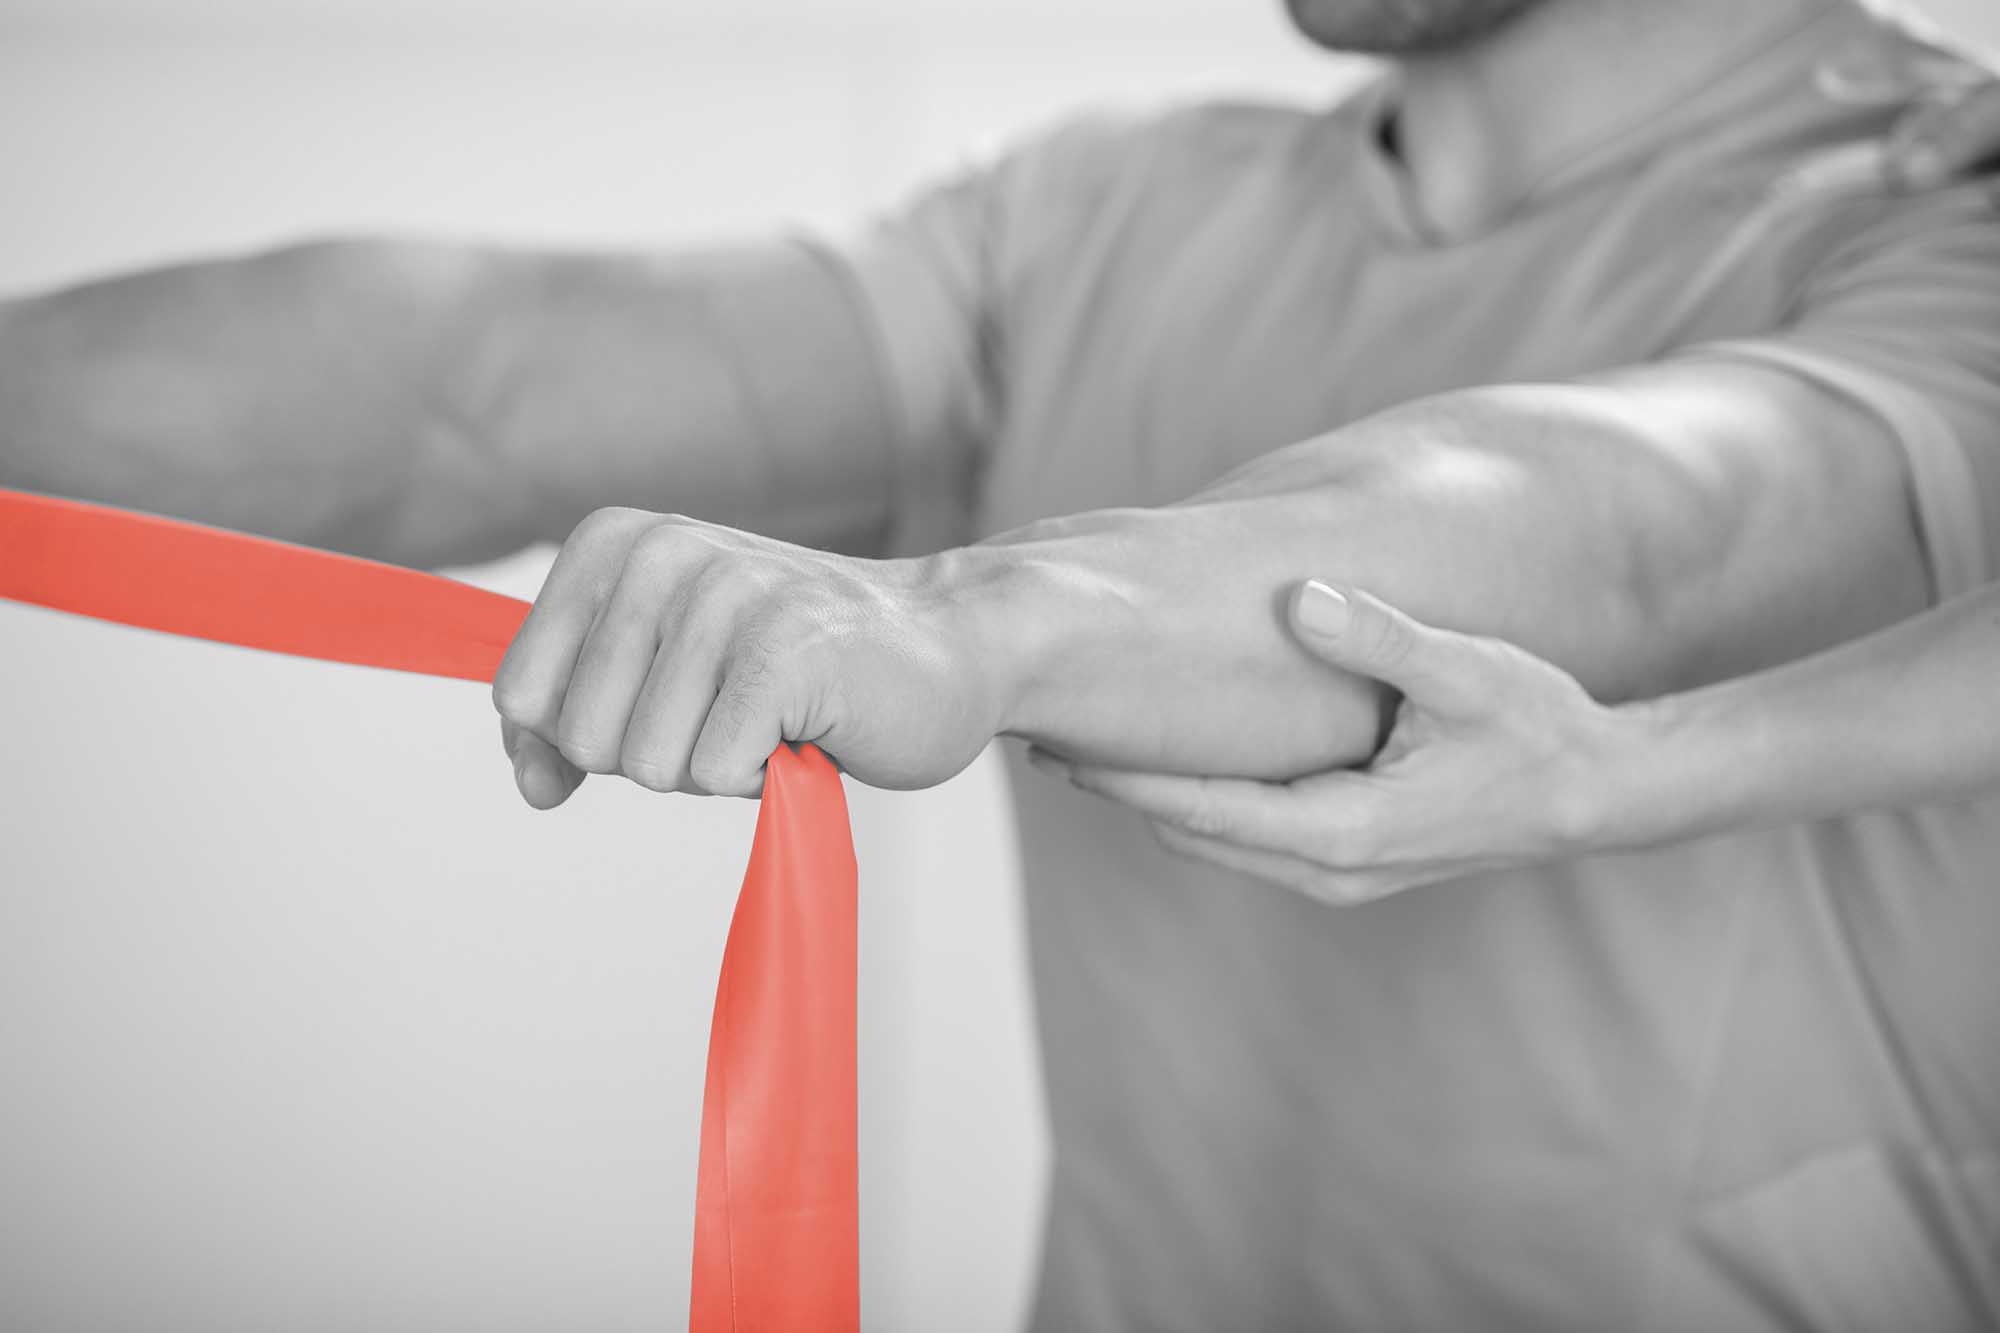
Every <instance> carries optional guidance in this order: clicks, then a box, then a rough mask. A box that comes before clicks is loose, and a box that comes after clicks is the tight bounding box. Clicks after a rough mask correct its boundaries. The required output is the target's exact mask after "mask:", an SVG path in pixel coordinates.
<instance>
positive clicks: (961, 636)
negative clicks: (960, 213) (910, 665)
mask: <svg viewBox="0 0 2000 1333" xmlns="http://www.w3.org/2000/svg"><path fill="white" fill-rule="evenodd" d="M1057 545H1058V543H1057V541H1055V540H1047V541H1045V540H1041V539H1037V538H1035V537H1033V536H1029V535H1025V534H1024V535H1020V536H1010V537H1007V538H1003V539H1000V540H996V541H992V542H981V543H978V544H975V545H972V546H963V547H957V548H955V549H952V550H948V551H943V552H940V553H938V554H937V555H934V556H930V557H926V560H925V564H926V567H927V568H926V574H925V578H926V582H927V583H928V585H929V587H930V589H931V591H932V593H933V594H934V595H935V596H936V598H937V599H938V602H939V604H940V605H941V606H942V607H943V608H945V614H946V615H947V616H948V617H949V623H950V624H951V626H952V633H953V636H954V639H955V640H956V641H957V642H959V643H960V644H962V645H963V646H964V651H965V654H966V660H967V663H968V669H969V670H972V671H975V672H977V673H978V674H979V676H980V679H981V684H982V690H983V693H984V694H985V697H986V698H987V700H988V701H989V707H990V709H991V716H992V718H993V730H994V732H995V734H996V735H1012V736H1020V737H1024V738H1026V739H1030V740H1046V739H1051V738H1053V737H1055V736H1056V735H1058V734H1060V733H1061V731H1062V716H1063V712H1064V708H1065V706H1066V705H1068V704H1071V703H1073V696H1074V693H1075V691H1074V690H1073V689H1072V688H1068V687H1066V685H1065V682H1068V683H1069V685H1073V684H1074V682H1075V679H1076V669H1077V666H1076V664H1077V663H1078V661H1079V660H1080V659H1081V658H1083V657H1084V656H1086V655H1087V654H1088V652H1089V643H1090V641H1091V639H1092V638H1093V637H1094V636H1095V635H1096V634H1099V633H1101V632H1103V630H1104V629H1105V628H1106V627H1107V626H1115V625H1116V624H1117V623H1118V621H1119V620H1120V618H1121V613H1129V608H1130V606H1131V601H1130V599H1129V598H1128V597H1126V596H1123V595H1121V594H1120V592H1119V591H1118V589H1117V587H1116V585H1115V583H1114V582H1113V581H1112V580H1111V579H1108V578H1106V577H1104V576H1102V575H1099V574H1096V573H1093V572H1091V571H1089V570H1088V569H1087V568H1085V567H1084V566H1083V565H1082V564H1081V563H1080V562H1078V561H1077V560H1075V559H1074V558H1073V557H1070V556H1066V555H1065V554H1063V553H1062V552H1060V551H1059V550H1058V549H1057Z"/></svg>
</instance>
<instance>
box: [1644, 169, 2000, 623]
mask: <svg viewBox="0 0 2000 1333" xmlns="http://www.w3.org/2000/svg"><path fill="white" fill-rule="evenodd" d="M1871 209H1872V211H1873V213H1874V216H1873V218H1872V220H1871V221H1869V222H1868V223H1867V225H1865V226H1862V227H1859V228H1857V229H1855V230H1854V231H1853V233H1852V234H1851V235H1849V236H1847V237H1846V238H1845V239H1844V240H1842V241H1841V242H1840V243H1838V244H1836V245H1834V246H1831V247H1829V248H1828V249H1827V250H1826V252H1825V254H1824V257H1823V258H1822V259H1820V260H1819V261H1818V262H1817V263H1815V264H1813V265H1812V267H1811V268H1810V269H1809V270H1808V271H1807V272H1806V273H1805V274H1804V275H1803V276H1802V278H1801V282H1800V286H1799V288H1798V297H1797V300H1796V301H1795V303H1794V306H1793V310H1792V313H1791V316H1790V317H1789V318H1788V319H1787V321H1786V322H1785V324H1784V325H1783V326H1781V327H1780V328H1778V329H1776V330H1774V331H1773V332H1772V333H1770V334H1769V335H1767V336H1764V337H1759V338H1750V339H1740V340H1731V341H1725V342H1713V343H1703V344H1699V345H1696V346H1693V347H1689V348H1686V349H1684V350H1683V351H1681V352H1680V353H1678V354H1677V355H1678V356H1697V357H1704V356H1705V357H1729V358H1734V359H1739V360H1749V361H1754V362H1758V363H1761V364H1763V365H1767V366H1772V367H1776V368H1780V369H1783V370H1786V371H1788V372H1790V373H1792V374H1795V375H1798V376H1800V377H1802V378H1805V379H1807V380H1810V381H1813V382H1814V383H1817V384H1819V385H1820V386H1822V387H1824V388H1826V389H1829V390H1831V391H1833V392H1835V393H1838V394H1841V395H1844V396H1846V397H1847V398H1850V399H1852V400H1853V401H1855V402H1856V403H1859V404H1860V405H1861V406H1863V407H1865V408H1866V409H1868V410H1869V411H1870V412H1872V413H1874V414H1875V416H1877V417H1878V418H1879V419H1880V420H1881V421H1882V423H1883V425H1884V426H1885V427H1887V429H1888V430H1889V431H1890V432H1891V433H1892V434H1893V435H1894V437H1895V439H1896V440H1897V442H1898V443H1899V444H1900V445H1901V447H1902V449H1903V452H1904V455H1905V458H1906V460H1907V466H1908V469H1909V476H1910V482H1911V493H1912V498H1913V501H1914V505H1915V509H1916V519H1917V523H1918V526H1919V528H1920V531H1921V533H1922V538H1923V542H1924V550H1925V554H1926V557H1927V560H1928V564H1929V568H1930V575H1931V585H1932V593H1933V596H1934V597H1936V598H1937V599H1938V600H1943V599H1945V598H1948V597H1953V596H1956V595H1958V594H1959V593H1962V592H1966V591H1969V590H1970V589H1972V588H1975V587H1977V586H1979V585H1980V584H1982V583H1985V582H1988V581H1990V580H1993V579H1995V578H2000V212H1996V210H1995V207H1994V205H1993V202H1992V200H1991V199H1990V197H1989V196H1988V194H1987V192H1986V190H1985V189H1984V188H1983V187H1981V186H1978V185H1969V186H1962V187H1958V188H1954V189H1950V190H1945V191H1940V192H1938V193H1936V194H1932V195H1928V196H1924V197H1922V198H1916V199H1910V200H1903V201H1895V202H1879V201H1878V202H1877V203H1875V204H1874V205H1871Z"/></svg>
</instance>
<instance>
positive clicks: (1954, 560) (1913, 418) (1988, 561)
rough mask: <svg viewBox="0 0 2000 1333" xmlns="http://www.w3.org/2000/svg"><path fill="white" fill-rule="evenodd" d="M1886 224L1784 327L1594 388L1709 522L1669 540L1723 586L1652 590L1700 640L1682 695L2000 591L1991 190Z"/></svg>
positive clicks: (1699, 518)
mask: <svg viewBox="0 0 2000 1333" xmlns="http://www.w3.org/2000/svg"><path fill="white" fill-rule="evenodd" d="M1873 208H1874V209H1875V213H1874V217H1873V220H1872V221H1870V222H1868V223H1867V224H1866V225H1863V226H1860V227H1858V228H1852V229H1851V234H1850V235H1848V236H1847V238H1846V239H1845V240H1844V241H1843V242H1842V243H1841V244H1839V245H1837V246H1835V247H1833V248H1831V249H1830V250H1828V251H1827V252H1826V253H1825V254H1824V255H1823V257H1822V258H1821V259H1820V260H1819V262H1818V263H1817V264H1815V265H1814V267H1813V268H1812V269H1811V270H1810V271H1809V272H1808V273H1807V274H1806V275H1805V276H1804V278H1803V280H1802V282H1801V285H1800V288H1799V291H1798V293H1797V296H1796V299H1795V302H1794V305H1793V308H1792V310H1791V312H1790V314H1789V315H1788V317H1787V318H1786V319H1785V320H1784V322H1783V323H1782V324H1781V325H1780V326H1779V327H1777V328H1774V329H1772V330H1771V331H1769V332H1768V333H1766V334H1764V335H1762V336H1759V337H1755V338H1746V339H1737V340H1731V341H1727V342H1719V343H1709V344H1704V345H1698V346H1694V347H1690V348H1687V349H1684V350H1682V351H1680V352H1677V353H1676V354H1674V355H1672V356H1670V357H1668V358H1666V359H1665V360H1662V361H1659V362H1656V363H1653V364H1651V365H1647V366H1641V367H1635V368H1632V369H1629V370H1624V371H1619V372H1616V373H1613V374H1609V375H1604V376H1599V377H1595V379H1594V381H1593V382H1595V383H1598V384H1601V385H1603V386H1605V387H1608V388H1610V389H1611V390H1612V391H1613V392H1614V393H1615V394H1617V395H1618V398H1619V400H1620V401H1621V402H1622V403H1624V404H1625V405H1627V406H1628V407H1629V408H1630V410H1632V411H1633V412H1634V413H1636V414H1637V417H1636V418H1635V421H1636V424H1637V425H1638V427H1639V428H1640V429H1642V430H1643V431H1644V432H1645V433H1646V436H1647V438H1648V439H1649V440H1651V441H1652V442H1653V444H1654V446H1655V447H1654V449H1653V450H1652V451H1651V453H1652V456H1653V457H1654V458H1655V459H1656V460H1658V461H1659V463H1660V465H1661V470H1662V474H1663V481H1664V484H1663V485H1662V486H1661V487H1660V488H1659V491H1658V494H1659V495H1660V496H1661V497H1669V496H1672V495H1674V494H1676V493H1677V492H1678V493H1680V494H1682V495H1684V496H1692V497H1693V498H1695V499H1697V500H1698V501H1699V503H1696V504H1690V505H1683V506H1681V507H1680V512H1681V513H1682V514H1683V515H1689V516H1696V517H1694V518H1693V519H1692V520H1689V519H1686V518H1684V519H1683V525H1682V528H1681V530H1679V531H1676V530H1675V529H1674V528H1673V527H1671V526H1662V527H1660V528H1658V531H1659V532H1661V533H1664V534H1665V536H1664V540H1665V541H1666V542H1667V543H1669V544H1670V545H1671V544H1672V543H1675V542H1679V543H1681V544H1682V545H1683V546H1685V545H1689V544H1698V545H1699V546H1700V547H1701V548H1702V549H1703V551H1704V552H1705V554H1704V555H1703V558H1702V560H1701V561H1700V562H1699V563H1698V565H1696V566H1695V567H1699V568H1703V569H1705V570H1707V571H1708V575H1707V578H1706V580H1705V582H1706V584H1707V586H1664V587H1661V586H1655V587H1653V589H1652V591H1653V593H1654V594H1655V605H1656V607H1657V613H1658V615H1659V616H1660V617H1661V618H1662V619H1663V620H1665V621H1666V622H1668V623H1669V624H1671V623H1672V622H1674V621H1675V620H1676V619H1678V620H1680V621H1681V622H1683V623H1684V624H1686V625H1687V626H1689V627H1690V628H1689V632H1688V633H1687V634H1686V635H1685V636H1684V639H1685V642H1686V643H1687V644H1688V646H1689V647H1690V649H1691V650H1692V652H1693V657H1692V658H1691V659H1689V663H1688V670H1687V673H1686V676H1685V677H1684V679H1683V680H1682V681H1681V682H1680V683H1686V680H1688V679H1693V680H1700V679H1708V678H1712V677H1714V676H1717V675H1726V674H1734V673H1736V672H1739V671H1743V670H1748V669H1751V668H1754V667H1757V666H1760V665H1767V664H1769V663H1771V662H1774V661H1781V660H1785V659H1787V658H1790V657H1795V656H1798V655H1800V654H1802V653H1804V652H1807V651H1811V650H1813V649H1816V648H1821V647H1825V646H1828V645H1830V644H1833V643H1837V642H1841V641H1844V640H1846V639H1849V638H1853V637H1855V636H1857V635H1860V634H1863V633H1867V632H1869V631H1870V630H1873V629H1876V628H1878V627H1880V626H1881V625H1883V624H1887V623H1890V622H1892V621H1894V620H1897V619H1900V618H1902V617H1904V616H1907V615H1910V614H1913V613H1914V612H1916V611H1918V610H1920V609H1922V607H1923V606H1925V605H1927V604H1929V603H1932V602H1935V601H1939V600H1943V599H1945V598H1948V597H1951V596H1954V595H1956V594H1958V593H1961V592H1964V591H1966V590H1968V589H1970V588H1972V587H1976V586H1978V585H1980V584H1982V583H1984V582H1985V581H1987V580H1989V579H1992V578H1995V577H2000V563H1996V552H2000V544H1996V540H1995V539H1996V535H2000V526H1996V525H2000V217H1996V215H1995V214H1994V212H1993V210H1992V206H1991V204H1990V202H1989V201H1988V200H1987V199H1986V198H1985V196H1984V195H1983V194H1981V193H1980V192H1979V191H1977V190H1954V191H1949V192H1944V193H1941V194H1938V195H1933V196H1929V197H1926V198H1922V199H1915V200H1899V201H1889V202H1882V203H1878V204H1876V205H1874V206H1873ZM1641 549H1644V548H1643V547H1642V548H1641ZM1659 567H1660V569H1662V570H1668V569H1673V568H1685V567H1688V566H1686V565H1677V564H1675V563H1674V562H1672V561H1664V562H1662V563H1661V564H1660V566H1659ZM1697 626H1698V627H1699V628H1695V627H1697Z"/></svg>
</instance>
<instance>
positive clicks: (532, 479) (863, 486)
mask: <svg viewBox="0 0 2000 1333" xmlns="http://www.w3.org/2000/svg"><path fill="white" fill-rule="evenodd" d="M483 262H484V265H485V271H484V274H483V276H482V278H481V280H480V281H479V283H478V284H477V287H476V295H475V296H474V297H473V298H472V299H471V300H469V301H468V302H467V303H466V304H465V306H464V308H463V311H462V313H461V316H460V323H459V326H458V329H457V336H456V338H455V339H454V341H453V344H452V352H451V354H450V358H449V362H448V365H447V367H446V369H445V372H444V373H443V374H442V375H441V376H440V382H439V392H438V393H437V394H436V395H435V396H434V399H433V403H432V407H433V410H432V412H431V413H430V415H429V418H428V421H427V426H426V438H425V441H424V447H423V448H422V449H421V450H420V452H419V456H418V464H417V469H416V475H415V476H414V477H412V478H411V483H412V489H413V491H414V492H416V493H417V494H421V493H422V492H423V491H424V490H425V489H426V488H427V487H430V488H445V489H455V490H465V489H468V488H469V489H471V490H472V491H473V492H474V493H482V492H483V493H484V494H485V495H487V496H488V497H489V499H488V500H487V502H486V507H488V508H497V509H499V510H500V511H502V512H503V513H504V514H505V515H506V518H507V520H508V523H509V524H511V526H512V527H513V528H514V531H512V532H511V533H507V534H506V535H505V536H504V537H503V538H501V539H500V541H499V544H500V545H502V546H506V545H512V544H518V541H520V540H532V539H536V538H542V539H556V538H560V537H562V536H563V535H564V534H565V533H566V532H568V530H569V529H570V527H571V526H573V525H574V524H575V522H576V521H577V520H578V519H579V518H581V517H582V516H583V515H584V514H585V513H587V512H589V511H590V510H592V509H595V508H598V507H601V506H605V505H613V504H615V505H627V506H633V507H637V508H645V509H654V510H661V511H681V512H688V513H693V514H698V515H699V516H700V517H702V518H705V519H710V520H713V521H717V522H723V523H729V524H732V525H735V526H742V527H751V528H756V529H759V530H761V531H765V532H768V533H771V534H773V535H777V536H781V537H786V538H789V539H793V540H800V541H808V542H814V543H817V544H829V545H846V546H856V545H865V544H866V543H867V542H868V541H869V540H870V537H871V534H874V533H879V530H880V528H881V527H882V524H883V522H884V519H885V517H886V514H887V510H888V507H889V495H890V490H889V476H888V474H889V449H888V443H887V436H888V433H889V429H890V426H889V421H888V409H887V406H886V398H885V393H884V389H883V386H882V385H881V383H880V382H879V379H878V376H877V370H876V366H875V364H874V362H873V360H872V359H871V357H870V356H869V355H868V353H867V352H866V350H865V346H864V343H865V337H866V335H865V331H864V330H863V328H862V326H861V320H862V316H861V314H860V312H859V311H858V310H857V309H856V307H855V305H854V303H853V301H852V299H851V297H850V295H849V294H848V292H847V290H846V288H845V286H844V284H843V283H842V281H841V279H840V277H839V276H838V274H837V273H836V272H835V271H834V269H833V266H832V265H831V264H830V263H829V262H828V261H827V260H826V259H825V258H824V257H823V256H821V255H819V254H818V253H816V252H815V251H813V250H812V249H810V248H809V247H807V246H805V245H802V244H799V243H797V242H793V241H788V240H773V241H770V242H765V243H760V244H747V245H741V246H736V247H730V248H714V249H708V250H691V251H687V252H682V253H678V254H673V255H668V256H655V255H647V254H526V253H508V252H490V253H488V254H487V255H486V256H485V258H484V261H483ZM419 507H420V506H419ZM433 519H435V515H433ZM503 526H504V525H503Z"/></svg>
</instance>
